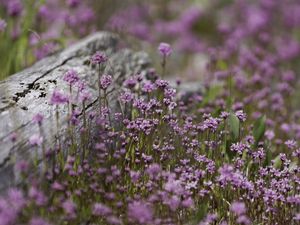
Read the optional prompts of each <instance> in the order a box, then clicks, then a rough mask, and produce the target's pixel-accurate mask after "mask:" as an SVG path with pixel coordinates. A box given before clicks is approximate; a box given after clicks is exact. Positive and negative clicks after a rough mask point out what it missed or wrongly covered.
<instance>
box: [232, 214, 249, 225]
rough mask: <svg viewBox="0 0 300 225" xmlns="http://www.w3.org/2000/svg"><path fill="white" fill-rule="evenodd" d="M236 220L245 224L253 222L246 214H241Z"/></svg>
mask: <svg viewBox="0 0 300 225" xmlns="http://www.w3.org/2000/svg"><path fill="white" fill-rule="evenodd" d="M236 222H237V223H238V224H245V225H249V224H251V221H250V220H249V218H248V217H247V216H245V215H241V216H239V217H238V218H237V220H236Z"/></svg>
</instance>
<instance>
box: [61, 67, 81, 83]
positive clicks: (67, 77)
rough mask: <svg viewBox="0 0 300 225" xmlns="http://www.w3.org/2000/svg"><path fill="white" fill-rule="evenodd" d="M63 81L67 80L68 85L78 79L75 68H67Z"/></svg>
mask: <svg viewBox="0 0 300 225" xmlns="http://www.w3.org/2000/svg"><path fill="white" fill-rule="evenodd" d="M63 80H64V81H66V82H68V83H69V84H70V85H74V84H75V83H77V82H78V81H79V76H78V73H77V72H76V71H75V70H72V69H71V70H69V71H68V72H66V73H65V75H64V79H63Z"/></svg>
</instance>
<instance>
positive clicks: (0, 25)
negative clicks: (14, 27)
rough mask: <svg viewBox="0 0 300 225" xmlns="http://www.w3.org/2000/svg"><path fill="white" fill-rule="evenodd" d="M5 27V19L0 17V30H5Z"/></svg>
mask: <svg viewBox="0 0 300 225" xmlns="http://www.w3.org/2000/svg"><path fill="white" fill-rule="evenodd" d="M6 27H7V23H6V21H5V20H3V19H0V32H3V31H5V28H6Z"/></svg>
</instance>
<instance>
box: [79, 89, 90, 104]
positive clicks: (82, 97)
mask: <svg viewBox="0 0 300 225" xmlns="http://www.w3.org/2000/svg"><path fill="white" fill-rule="evenodd" d="M91 99H92V94H91V93H90V92H89V91H87V90H83V91H81V92H80V94H79V100H80V101H82V102H84V101H88V100H91Z"/></svg>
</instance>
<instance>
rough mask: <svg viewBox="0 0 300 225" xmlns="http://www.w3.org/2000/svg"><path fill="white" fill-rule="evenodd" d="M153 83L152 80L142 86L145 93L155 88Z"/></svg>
mask: <svg viewBox="0 0 300 225" xmlns="http://www.w3.org/2000/svg"><path fill="white" fill-rule="evenodd" d="M155 88H156V87H155V84H153V83H152V82H150V81H149V82H146V83H145V84H144V86H143V88H142V90H143V92H146V93H151V92H152V91H154V90H155Z"/></svg>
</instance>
